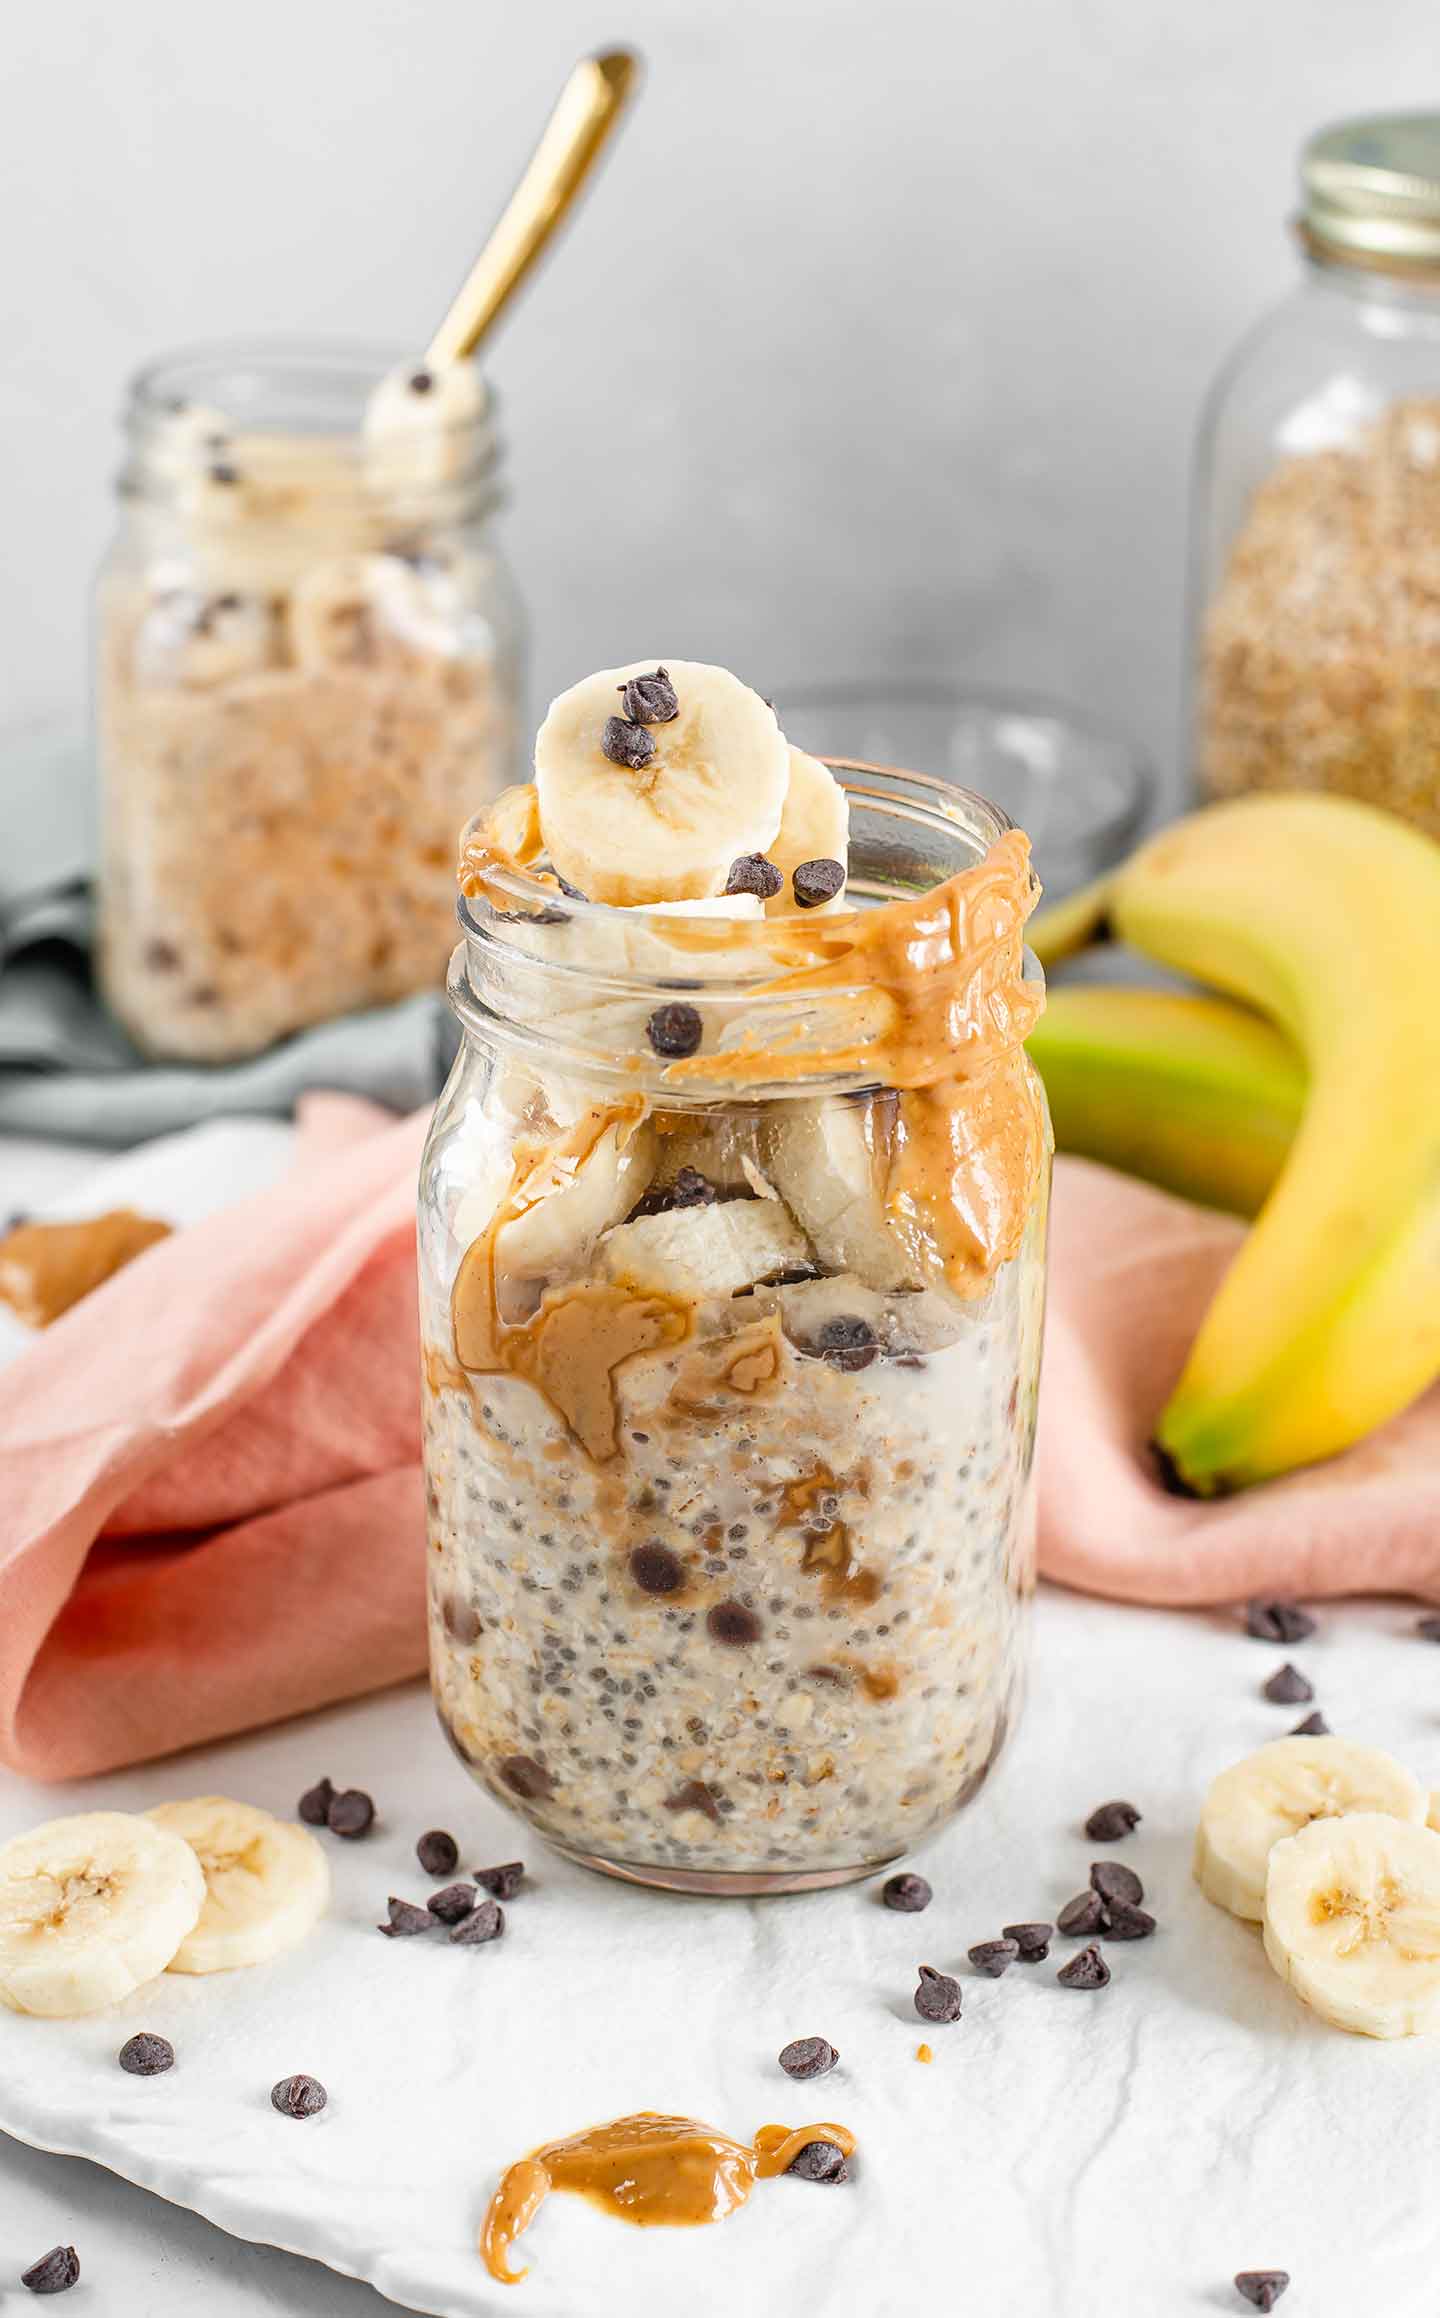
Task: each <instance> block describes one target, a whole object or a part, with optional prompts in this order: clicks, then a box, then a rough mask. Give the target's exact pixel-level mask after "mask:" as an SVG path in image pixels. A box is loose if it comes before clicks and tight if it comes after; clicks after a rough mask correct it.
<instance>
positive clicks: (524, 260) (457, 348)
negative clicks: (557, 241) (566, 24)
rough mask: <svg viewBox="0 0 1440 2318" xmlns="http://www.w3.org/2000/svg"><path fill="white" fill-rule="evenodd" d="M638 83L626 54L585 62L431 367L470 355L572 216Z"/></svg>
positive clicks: (436, 340) (458, 302)
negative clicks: (552, 237) (565, 221)
mask: <svg viewBox="0 0 1440 2318" xmlns="http://www.w3.org/2000/svg"><path fill="white" fill-rule="evenodd" d="M639 79H640V59H639V57H638V56H636V55H635V54H634V53H633V51H632V50H630V49H628V48H611V49H606V50H605V51H603V53H602V54H601V55H599V56H587V57H583V58H582V59H581V61H580V63H579V64H577V65H576V67H575V70H574V71H573V72H572V73H571V75H570V78H569V79H568V80H567V81H566V83H565V86H564V88H563V89H562V90H561V91H560V97H559V101H558V103H557V104H556V107H555V110H554V112H553V113H552V114H551V115H550V118H549V120H548V122H547V123H546V125H545V133H544V135H543V136H542V137H541V139H540V142H539V144H538V145H537V146H536V148H535V151H534V154H533V155H532V157H531V160H530V165H529V167H528V168H527V169H526V171H525V174H524V176H523V177H522V178H521V180H520V182H519V184H518V185H517V186H516V188H515V191H514V192H513V193H512V194H511V196H510V199H509V201H508V202H507V203H506V206H505V209H504V211H503V212H502V214H501V217H500V221H499V223H498V224H497V225H496V227H495V230H494V232H493V233H492V234H491V236H490V238H489V240H488V241H487V242H486V244H485V247H484V248H483V249H482V250H481V252H480V255H479V257H478V258H477V259H476V260H475V263H474V265H473V266H472V267H471V268H470V271H469V273H468V274H467V275H466V277H465V280H464V281H463V282H462V283H461V285H460V289H459V291H458V293H457V294H456V296H455V298H454V300H453V301H452V303H451V305H450V309H449V311H448V313H447V314H446V316H445V319H444V321H443V322H442V323H441V324H440V327H439V329H438V330H437V331H436V333H435V335H434V337H433V338H432V339H431V341H430V343H429V345H428V346H427V347H426V349H425V361H426V363H427V364H432V365H434V366H435V367H436V368H439V367H441V366H442V365H443V364H445V363H447V362H458V361H460V360H461V359H462V358H463V357H464V356H465V355H467V354H473V353H474V352H475V349H476V347H477V346H478V345H479V344H480V341H481V339H482V338H484V337H485V336H486V335H487V334H488V332H489V331H490V330H492V329H493V327H494V325H495V323H496V322H497V320H498V319H499V317H500V314H501V313H502V312H503V310H504V308H505V307H506V306H507V305H508V304H509V302H510V300H511V299H512V298H513V297H514V295H515V292H516V291H517V290H518V289H519V287H520V284H521V283H522V282H523V281H524V279H525V277H526V275H527V274H528V273H529V271H530V268H531V267H532V266H533V265H534V263H535V261H536V259H537V258H538V257H539V256H540V253H541V251H542V250H543V249H544V248H545V246H546V244H547V243H548V242H549V241H550V239H551V236H552V235H553V234H554V233H555V232H556V230H557V229H558V228H559V226H560V225H561V224H563V222H564V220H565V218H566V217H567V216H568V215H569V213H570V211H571V209H573V207H574V205H575V203H576V201H577V200H578V199H579V196H580V194H581V192H582V190H583V188H584V185H585V182H586V179H587V178H588V177H589V175H590V172H591V170H592V169H593V168H594V166H595V164H596V162H597V161H598V160H599V158H600V154H601V152H602V150H603V149H604V146H605V144H606V142H607V140H608V139H609V137H610V134H611V132H612V130H613V129H614V128H615V126H616V124H617V123H618V121H619V119H620V116H621V114H622V113H623V111H624V109H625V106H626V103H627V101H628V99H629V98H630V96H631V95H632V94H633V92H634V90H635V88H636V86H637V85H638V82H639Z"/></svg>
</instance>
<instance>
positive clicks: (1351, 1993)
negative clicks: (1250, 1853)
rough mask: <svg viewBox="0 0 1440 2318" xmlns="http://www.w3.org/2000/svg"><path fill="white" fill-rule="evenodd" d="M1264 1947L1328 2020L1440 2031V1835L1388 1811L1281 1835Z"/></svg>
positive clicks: (1410, 2032)
mask: <svg viewBox="0 0 1440 2318" xmlns="http://www.w3.org/2000/svg"><path fill="white" fill-rule="evenodd" d="M1265 1953H1266V1955H1267V1956H1268V1957H1269V1959H1270V1961H1271V1963H1272V1964H1273V1965H1274V1967H1275V1969H1276V1971H1277V1972H1278V1973H1279V1974H1280V1977H1281V1979H1282V1980H1287V1981H1288V1982H1289V1984H1290V1986H1291V1987H1292V1988H1293V1989H1294V1991H1295V1993H1296V1995H1297V1996H1299V1997H1300V1998H1301V1999H1302V2001H1303V2002H1304V2003H1306V2004H1308V2005H1309V2006H1310V2008H1311V2010H1312V2011H1313V2012H1318V2013H1319V2014H1320V2016H1321V2018H1322V2019H1324V2020H1328V2021H1331V2022H1332V2023H1333V2025H1334V2026H1335V2027H1336V2028H1346V2029H1349V2030H1350V2031H1351V2032H1352V2033H1353V2034H1354V2035H1356V2036H1385V2037H1390V2036H1427V2035H1433V2034H1434V2033H1435V2032H1436V2030H1440V1835H1437V1834H1436V1833H1435V1832H1434V1830H1433V1828H1430V1827H1424V1826H1416V1825H1415V1824H1413V1822H1411V1821H1408V1820H1404V1819H1394V1818H1391V1817H1389V1816H1388V1815H1387V1814H1386V1813H1383V1812H1379V1811H1361V1812H1354V1813H1351V1814H1350V1815H1349V1816H1347V1817H1345V1818H1343V1819H1317V1820H1314V1821H1312V1823H1311V1824H1310V1826H1308V1827H1305V1828H1302V1829H1301V1831H1300V1833H1299V1834H1298V1835H1292V1836H1289V1837H1287V1838H1286V1839H1285V1840H1284V1841H1282V1842H1280V1843H1277V1844H1276V1845H1275V1847H1274V1849H1273V1850H1272V1852H1271V1853H1270V1860H1269V1867H1268V1871H1267V1874H1266V1878H1265Z"/></svg>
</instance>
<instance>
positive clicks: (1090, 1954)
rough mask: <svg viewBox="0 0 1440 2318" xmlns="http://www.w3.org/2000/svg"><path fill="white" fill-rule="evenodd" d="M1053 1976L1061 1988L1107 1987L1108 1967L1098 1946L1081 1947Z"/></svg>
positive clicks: (1108, 1981)
mask: <svg viewBox="0 0 1440 2318" xmlns="http://www.w3.org/2000/svg"><path fill="white" fill-rule="evenodd" d="M1055 1977H1056V1979H1057V1980H1058V1981H1059V1983H1060V1985H1061V1987H1062V1988H1108V1987H1109V1985H1110V1967H1109V1965H1108V1964H1107V1963H1106V1961H1105V1958H1104V1957H1103V1956H1102V1955H1101V1953H1100V1950H1099V1949H1098V1948H1082V1949H1081V1950H1080V1953H1079V1955H1078V1956H1074V1957H1072V1958H1071V1960H1070V1962H1069V1963H1068V1964H1062V1965H1061V1967H1060V1969H1059V1971H1058V1972H1057V1973H1056V1975H1055Z"/></svg>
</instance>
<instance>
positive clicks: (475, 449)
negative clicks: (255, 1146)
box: [96, 345, 521, 1062]
mask: <svg viewBox="0 0 1440 2318" xmlns="http://www.w3.org/2000/svg"><path fill="white" fill-rule="evenodd" d="M126 437H127V442H126V455H125V462H124V468H123V472H122V475H121V479H120V501H121V520H120V525H119V530H118V535H117V537H116V539H115V542H114V545H113V547H112V549H111V552H110V554H109V556H108V559H107V561H106V563H105V566H104V568H103V571H102V573H101V577H100V582H99V591H98V605H97V622H96V656H97V678H96V685H97V741H98V755H99V770H100V787H101V823H102V831H103V837H102V855H101V869H100V913H99V972H100V979H101V983H102V987H103V990H104V993H105V996H106V998H107V1000H108V1002H109V1004H110V1006H111V1008H112V1009H113V1011H114V1013H115V1014H116V1015H117V1016H118V1017H119V1019H120V1021H121V1022H122V1023H123V1024H124V1026H125V1028H126V1029H127V1030H128V1031H129V1033H130V1035H131V1036H132V1038H133V1039H134V1040H135V1042H136V1044H137V1045H138V1046H140V1047H141V1048H142V1049H143V1050H144V1051H145V1052H146V1053H148V1054H150V1055H153V1056H155V1057H157V1058H168V1059H173V1060H177V1061H187V1062H225V1061H232V1060H234V1059H236V1058H237V1057H240V1056H244V1055H249V1054H254V1053H256V1052H258V1051H259V1050H260V1049H262V1048H264V1047H266V1046H269V1045H270V1044H271V1043H272V1042H273V1041H275V1040H277V1039H280V1038H283V1037H285V1036H286V1035H287V1034H289V1033H290V1032H292V1031H295V1030H299V1029H301V1028H302V1027H303V1026H305V1025H306V1024H309V1023H315V1022H320V1021H323V1020H325V1019H327V1018H329V1017H330V1016H332V1015H337V1014H344V1013H349V1012H351V1011H353V1010H355V1009H358V1008H362V1007H367V1006H373V1005H377V1004H382V1003H384V1002H385V1001H387V1000H391V999H396V998H401V997H404V996H406V995H408V994H409V993H411V992H413V991H417V990H424V989H433V988H438V987H439V985H440V982H441V980H442V977H443V974H444V970H445V959H446V956H447V955H448V952H449V947H450V944H451V941H452V940H453V938H454V914H453V912H454V885H453V866H454V855H453V836H454V830H455V827H456V825H457V822H458V821H459V820H460V819H462V818H463V817H464V814H465V813H466V812H467V811H469V810H473V807H474V803H475V800H476V798H477V796H479V797H484V796H485V795H487V794H494V793H496V792H498V791H499V790H500V789H501V788H502V787H503V786H504V784H505V782H506V781H507V780H509V779H510V778H511V777H512V772H513V765H514V756H515V750H516V744H517V734H518V727H519V698H518V695H519V690H520V677H521V668H520V662H521V622H520V614H519V608H518V603H517V599H516V594H515V590H514V587H513V584H512V582H511V579H510V575H509V572H508V570H507V568H506V565H505V563H504V560H503V558H502V556H501V553H500V550H499V547H498V545H497V543H496V540H495V537H494V515H495V511H496V507H497V505H498V500H499V488H498V472H499V460H500V451H499V443H498V439H497V436H496V432H495V423H494V410H493V404H492V398H491V396H490V393H489V390H488V389H487V388H486V386H485V385H484V383H483V381H482V380H481V379H480V377H479V375H478V373H476V372H475V371H474V369H473V367H472V366H471V365H469V364H464V363H461V364H457V365H454V366H453V367H452V368H450V369H448V370H446V371H444V372H435V373H431V372H429V371H426V370H424V369H417V368H416V367H415V366H413V365H412V366H411V367H410V368H409V369H408V370H406V369H404V368H403V367H402V368H398V369H395V368H392V367H391V365H390V364H389V363H388V362H387V360H386V358H385V357H384V356H382V355H379V354H376V353H373V352H367V351H364V350H360V349H344V348H335V347H322V346H304V345H280V346H274V345H260V346H253V347H251V346H243V345H237V346H225V347H219V348H212V349H203V350H200V351H198V352H194V353H190V354H180V355H175V356H172V357H170V358H168V359H166V360H164V361H161V362H159V363H157V364H155V365H154V366H153V367H152V368H151V369H149V370H146V371H144V372H143V373H142V374H141V375H140V376H139V377H138V378H137V379H136V380H135V382H134V385H133V387H132V389H131V393H130V401H129V407H128V411H127V414H126Z"/></svg>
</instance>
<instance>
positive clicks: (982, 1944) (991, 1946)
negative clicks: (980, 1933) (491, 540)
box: [966, 1939, 1020, 1980]
mask: <svg viewBox="0 0 1440 2318" xmlns="http://www.w3.org/2000/svg"><path fill="white" fill-rule="evenodd" d="M966 1954H967V1955H968V1956H969V1958H970V1961H971V1963H972V1964H973V1965H974V1967H975V1969H976V1971H977V1972H980V1973H983V1975H984V1977H985V1978H986V1979H987V1980H998V1979H999V1978H1000V1977H1001V1975H1002V1974H1003V1973H1006V1972H1008V1971H1009V1969H1010V1966H1011V1965H1012V1964H1013V1963H1015V1962H1016V1961H1017V1959H1018V1958H1019V1954H1020V1943H1019V1941H1018V1940H1003V1939H1002V1940H978V1941H977V1942H976V1944H975V1946H974V1947H973V1948H969V1949H967V1950H966Z"/></svg>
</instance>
